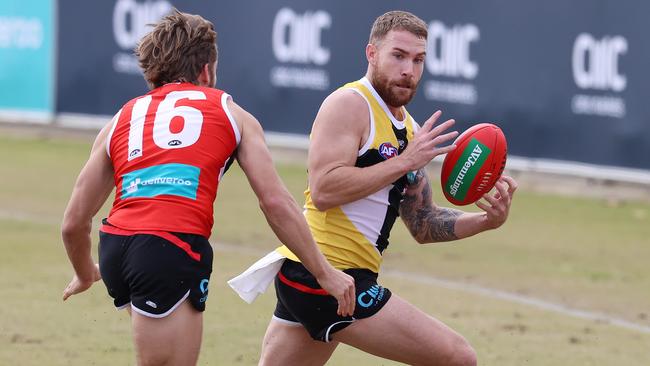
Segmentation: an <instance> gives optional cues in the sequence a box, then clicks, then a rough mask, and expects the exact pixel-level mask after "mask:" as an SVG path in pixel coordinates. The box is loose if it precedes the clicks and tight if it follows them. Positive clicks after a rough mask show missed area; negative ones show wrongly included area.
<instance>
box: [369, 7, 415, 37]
mask: <svg viewBox="0 0 650 366" xmlns="http://www.w3.org/2000/svg"><path fill="white" fill-rule="evenodd" d="M394 29H396V30H405V31H408V32H411V33H413V34H415V35H416V36H417V37H419V38H424V39H427V36H428V32H427V24H426V23H425V22H424V21H423V20H422V19H420V18H418V17H417V16H416V15H414V14H412V13H409V12H408V11H400V10H393V11H389V12H388V13H385V14H383V15H380V16H379V17H378V18H377V19H375V22H374V23H373V25H372V29H371V30H370V39H369V40H368V43H371V44H376V43H378V42H380V41H381V40H382V39H384V37H385V36H386V34H388V32H390V31H391V30H394Z"/></svg>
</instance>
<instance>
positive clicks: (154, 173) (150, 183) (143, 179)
mask: <svg viewBox="0 0 650 366" xmlns="http://www.w3.org/2000/svg"><path fill="white" fill-rule="evenodd" d="M200 172H201V169H199V168H197V167H195V166H191V165H185V164H161V165H155V166H152V167H148V168H144V169H139V170H134V171H132V172H129V173H127V174H124V175H123V176H122V199H125V198H133V197H155V196H159V195H162V194H168V195H173V196H181V197H187V198H190V199H193V200H195V199H196V191H197V188H198V186H199V174H200Z"/></svg>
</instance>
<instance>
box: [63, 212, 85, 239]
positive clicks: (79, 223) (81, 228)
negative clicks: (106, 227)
mask: <svg viewBox="0 0 650 366" xmlns="http://www.w3.org/2000/svg"><path fill="white" fill-rule="evenodd" d="M91 227H92V224H91V222H90V221H89V220H88V221H85V220H80V219H79V218H77V217H74V216H73V215H65V217H64V218H63V223H62V224H61V238H63V241H64V242H68V241H71V240H73V239H74V238H76V237H78V236H79V235H82V234H88V233H90V230H91Z"/></svg>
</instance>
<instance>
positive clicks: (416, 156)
mask: <svg viewBox="0 0 650 366" xmlns="http://www.w3.org/2000/svg"><path fill="white" fill-rule="evenodd" d="M441 115H442V112H441V111H436V112H435V113H434V114H433V115H432V116H431V117H430V118H429V119H428V120H427V121H426V122H424V124H423V125H422V127H420V129H419V130H418V131H417V132H415V134H414V135H413V139H412V140H410V141H409V143H408V145H407V146H406V149H405V150H404V152H403V153H401V154H400V155H399V157H400V158H401V159H406V161H407V162H408V165H409V170H411V171H412V170H418V169H420V168H422V167H424V166H425V165H427V164H428V163H429V162H430V161H431V160H432V159H433V158H435V157H436V156H438V155H442V154H446V153H448V152H450V151H452V150H454V149H455V148H456V146H455V145H453V144H451V145H447V146H442V147H439V145H441V144H444V143H446V142H448V141H451V140H452V139H454V138H455V137H456V136H458V131H452V132H448V133H445V134H442V133H443V132H444V131H446V130H447V129H449V128H450V127H451V126H453V125H454V123H456V121H454V120H453V119H448V120H446V121H445V122H443V123H441V124H439V125H438V126H436V127H435V128H434V127H433V125H434V124H435V123H436V122H437V121H438V118H440V116H441Z"/></svg>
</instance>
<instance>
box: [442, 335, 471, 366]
mask: <svg viewBox="0 0 650 366" xmlns="http://www.w3.org/2000/svg"><path fill="white" fill-rule="evenodd" d="M476 363H477V360H476V351H474V348H472V346H471V345H470V344H469V343H467V341H466V340H464V339H462V340H460V341H459V342H457V344H456V345H455V347H454V350H453V353H452V355H451V360H450V362H449V366H476Z"/></svg>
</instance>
